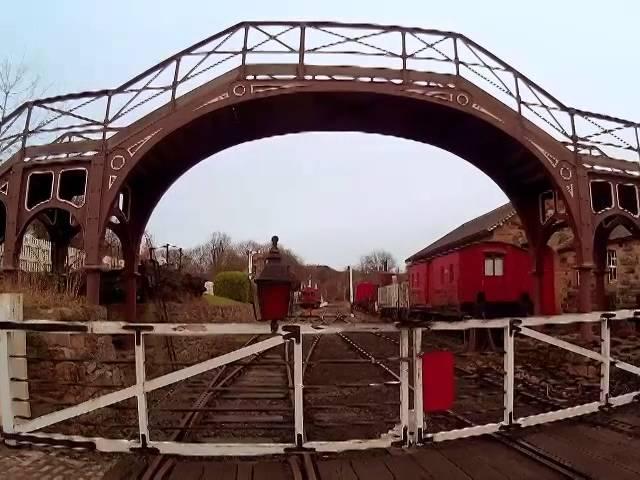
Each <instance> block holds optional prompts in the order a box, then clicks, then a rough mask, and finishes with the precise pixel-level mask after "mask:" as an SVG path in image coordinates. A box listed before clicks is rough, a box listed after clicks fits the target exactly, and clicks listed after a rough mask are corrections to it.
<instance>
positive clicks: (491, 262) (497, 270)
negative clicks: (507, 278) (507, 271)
mask: <svg viewBox="0 0 640 480" xmlns="http://www.w3.org/2000/svg"><path fill="white" fill-rule="evenodd" d="M503 275H504V257H503V256H502V255H487V256H485V257H484V276H485V277H502V276H503Z"/></svg>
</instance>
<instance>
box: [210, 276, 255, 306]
mask: <svg viewBox="0 0 640 480" xmlns="http://www.w3.org/2000/svg"><path fill="white" fill-rule="evenodd" d="M213 294H214V295H216V296H220V297H226V298H230V299H232V300H236V301H238V302H243V303H251V302H252V301H253V298H252V295H251V282H250V280H249V277H248V276H247V274H246V273H244V272H220V273H218V274H217V275H216V277H215V279H214V280H213Z"/></svg>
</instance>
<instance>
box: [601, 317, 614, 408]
mask: <svg viewBox="0 0 640 480" xmlns="http://www.w3.org/2000/svg"><path fill="white" fill-rule="evenodd" d="M600 355H602V356H603V357H604V358H603V360H602V363H600V404H601V405H607V404H608V403H609V377H610V374H611V329H610V324H609V318H608V317H607V316H604V315H603V316H602V319H601V320H600Z"/></svg>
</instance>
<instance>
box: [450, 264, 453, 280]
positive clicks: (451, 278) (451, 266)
mask: <svg viewBox="0 0 640 480" xmlns="http://www.w3.org/2000/svg"><path fill="white" fill-rule="evenodd" d="M449 283H453V265H449Z"/></svg>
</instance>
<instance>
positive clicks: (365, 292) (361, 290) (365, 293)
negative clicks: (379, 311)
mask: <svg viewBox="0 0 640 480" xmlns="http://www.w3.org/2000/svg"><path fill="white" fill-rule="evenodd" d="M377 300H378V285H377V284H375V283H373V282H360V283H358V284H357V285H356V287H355V292H354V296H353V305H354V307H356V308H358V309H360V310H364V311H367V312H373V310H374V307H375V303H376V301H377Z"/></svg>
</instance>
